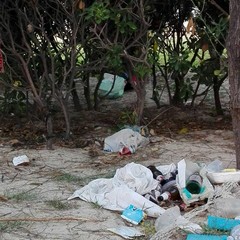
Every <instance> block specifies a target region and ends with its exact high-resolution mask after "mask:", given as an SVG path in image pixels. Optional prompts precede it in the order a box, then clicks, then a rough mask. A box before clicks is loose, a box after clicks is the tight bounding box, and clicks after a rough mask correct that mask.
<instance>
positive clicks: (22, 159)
mask: <svg viewBox="0 0 240 240" xmlns="http://www.w3.org/2000/svg"><path fill="white" fill-rule="evenodd" d="M29 163H30V161H29V158H28V156H27V155H21V156H18V157H14V158H13V165H14V166H19V165H29Z"/></svg>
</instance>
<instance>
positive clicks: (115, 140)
mask: <svg viewBox="0 0 240 240" xmlns="http://www.w3.org/2000/svg"><path fill="white" fill-rule="evenodd" d="M148 142H149V140H148V138H146V137H143V136H142V135H141V134H140V133H139V132H136V131H133V130H132V129H129V128H125V129H122V130H120V131H118V132H116V133H114V134H113V135H111V136H109V137H106V138H105V140H104V148H103V150H104V151H107V152H119V151H120V149H121V148H122V147H124V146H125V147H128V148H130V147H131V146H133V147H134V149H135V150H137V148H138V147H140V146H144V145H146V144H147V143H148Z"/></svg>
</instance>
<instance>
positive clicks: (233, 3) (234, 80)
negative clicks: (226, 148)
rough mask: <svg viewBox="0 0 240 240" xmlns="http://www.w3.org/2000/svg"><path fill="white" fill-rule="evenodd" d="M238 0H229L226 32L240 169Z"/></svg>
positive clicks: (239, 37)
mask: <svg viewBox="0 0 240 240" xmlns="http://www.w3.org/2000/svg"><path fill="white" fill-rule="evenodd" d="M239 12H240V1H239V0H230V25H229V33H228V61H229V67H228V71H229V84H230V96H231V99H230V101H231V102H230V104H231V114H232V125H233V132H234V138H235V139H234V140H235V147H236V165H237V166H236V167H237V168H238V169H240V84H239V83H240V14H239Z"/></svg>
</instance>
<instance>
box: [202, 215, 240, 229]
mask: <svg viewBox="0 0 240 240" xmlns="http://www.w3.org/2000/svg"><path fill="white" fill-rule="evenodd" d="M239 224H240V220H236V219H231V218H222V217H216V216H208V219H207V225H208V227H209V228H212V229H218V230H224V231H229V230H231V229H232V228H233V227H235V226H237V225H239Z"/></svg>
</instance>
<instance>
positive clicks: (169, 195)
mask: <svg viewBox="0 0 240 240" xmlns="http://www.w3.org/2000/svg"><path fill="white" fill-rule="evenodd" d="M180 199H181V196H180V194H179V191H178V188H177V186H176V185H172V186H171V187H169V188H168V189H167V191H165V192H163V193H162V194H161V195H160V196H159V197H158V198H157V200H158V201H159V202H161V201H166V200H172V201H176V200H180Z"/></svg>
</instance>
